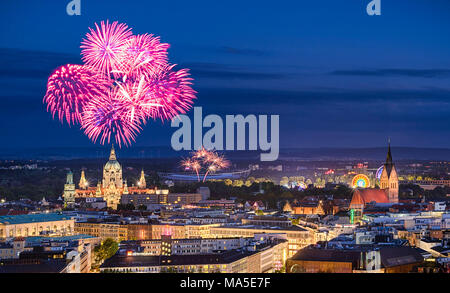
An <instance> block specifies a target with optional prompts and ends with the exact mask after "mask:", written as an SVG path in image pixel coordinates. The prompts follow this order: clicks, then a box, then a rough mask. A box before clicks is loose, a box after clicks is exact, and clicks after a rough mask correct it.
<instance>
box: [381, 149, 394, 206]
mask: <svg viewBox="0 0 450 293" xmlns="http://www.w3.org/2000/svg"><path fill="white" fill-rule="evenodd" d="M380 188H381V189H384V190H386V193H387V195H388V198H389V202H391V203H398V175H397V170H396V169H395V164H394V163H393V161H392V153H391V142H390V141H389V146H388V153H387V156H386V163H385V164H384V166H383V171H382V172H381V177H380Z"/></svg>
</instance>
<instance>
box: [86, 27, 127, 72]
mask: <svg viewBox="0 0 450 293" xmlns="http://www.w3.org/2000/svg"><path fill="white" fill-rule="evenodd" d="M95 28H96V29H95V30H94V29H92V28H89V30H90V33H88V34H87V35H86V39H83V42H82V43H81V48H82V51H81V55H83V58H82V59H83V62H85V63H86V64H88V65H91V66H93V67H94V68H96V69H98V70H100V71H101V72H103V73H104V74H107V75H108V76H109V75H110V73H111V71H113V70H118V69H120V65H119V63H120V59H121V58H120V54H121V53H122V52H123V49H124V46H125V44H126V42H127V41H128V39H129V38H130V37H131V36H132V33H131V29H129V28H128V26H127V25H126V24H122V23H120V24H119V23H118V22H117V21H115V22H113V23H112V24H109V22H108V21H106V24H105V23H104V22H103V21H102V22H101V23H100V26H98V25H97V24H95Z"/></svg>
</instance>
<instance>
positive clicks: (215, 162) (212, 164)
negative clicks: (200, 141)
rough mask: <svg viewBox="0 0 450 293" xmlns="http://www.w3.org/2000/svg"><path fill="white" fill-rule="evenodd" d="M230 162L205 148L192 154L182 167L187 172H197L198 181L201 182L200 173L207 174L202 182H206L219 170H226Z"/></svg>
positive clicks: (182, 163) (183, 162)
mask: <svg viewBox="0 0 450 293" xmlns="http://www.w3.org/2000/svg"><path fill="white" fill-rule="evenodd" d="M229 165H230V162H229V161H228V160H226V159H225V158H224V157H223V156H220V155H219V154H218V153H217V152H215V151H208V150H206V149H205V148H204V147H202V148H201V149H199V150H197V151H196V152H193V153H192V156H191V158H189V159H186V160H183V161H182V162H181V166H182V167H184V169H185V170H186V171H191V170H193V171H195V172H196V174H197V179H198V181H199V182H200V171H203V172H205V173H204V175H203V177H202V180H201V181H202V182H205V181H206V178H207V177H208V175H209V174H212V173H215V172H217V171H219V170H222V169H226V168H228V167H229Z"/></svg>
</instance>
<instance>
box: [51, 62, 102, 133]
mask: <svg viewBox="0 0 450 293" xmlns="http://www.w3.org/2000/svg"><path fill="white" fill-rule="evenodd" d="M108 86H109V82H108V80H107V79H104V78H103V76H102V75H100V74H98V73H96V72H95V71H94V70H93V69H92V68H90V67H88V66H83V65H72V64H67V65H64V66H61V67H59V68H58V69H56V70H55V72H54V73H53V74H52V75H51V76H50V77H49V79H48V85H47V93H46V94H45V96H44V102H45V103H47V111H49V112H50V113H51V114H52V116H53V117H55V115H56V114H58V118H59V120H61V122H63V121H64V119H66V121H67V123H68V124H69V125H70V124H76V123H79V122H80V120H81V113H82V111H83V106H84V105H85V104H86V103H87V102H88V101H89V100H90V99H92V98H93V97H95V96H104V95H105V94H106V93H107V88H108Z"/></svg>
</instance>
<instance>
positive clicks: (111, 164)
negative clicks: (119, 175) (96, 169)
mask: <svg viewBox="0 0 450 293" xmlns="http://www.w3.org/2000/svg"><path fill="white" fill-rule="evenodd" d="M121 169H122V166H120V164H119V162H118V161H117V160H109V161H108V162H107V163H106V164H105V171H120V170H121Z"/></svg>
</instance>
